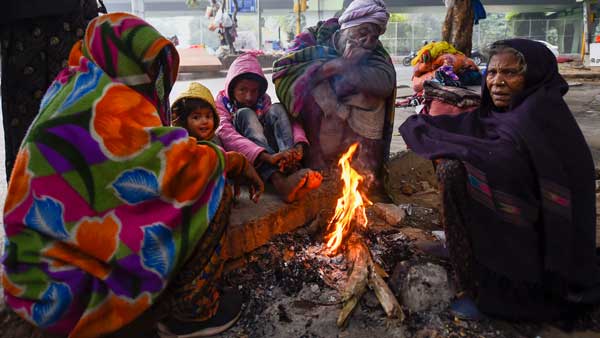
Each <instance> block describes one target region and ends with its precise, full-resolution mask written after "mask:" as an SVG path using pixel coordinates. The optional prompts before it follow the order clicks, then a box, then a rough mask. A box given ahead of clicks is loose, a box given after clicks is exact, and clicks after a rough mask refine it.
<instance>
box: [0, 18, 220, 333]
mask: <svg viewBox="0 0 600 338" xmlns="http://www.w3.org/2000/svg"><path fill="white" fill-rule="evenodd" d="M177 68H178V56H177V53H176V50H175V48H174V47H173V46H172V44H171V43H170V42H169V41H168V40H167V39H165V38H164V37H162V36H161V35H160V34H159V33H158V32H157V31H156V30H155V29H154V28H152V27H151V26H150V25H148V24H147V23H146V22H144V21H143V20H141V19H139V18H137V17H135V16H133V15H130V14H125V13H116V14H109V15H105V16H102V17H99V18H96V19H94V20H93V21H92V22H91V23H90V25H89V27H88V29H87V31H86V35H85V38H84V40H83V41H82V42H80V43H77V44H76V45H75V46H74V48H73V50H72V52H71V55H70V57H69V67H68V68H66V69H65V70H63V71H62V72H61V73H60V74H59V75H58V76H57V78H56V79H55V81H54V82H53V84H52V85H51V86H50V88H49V90H48V91H47V93H46V95H45V97H44V99H43V100H42V106H41V108H40V113H39V114H38V117H37V118H36V120H35V121H34V123H33V125H32V126H31V128H30V130H29V132H28V133H27V135H26V136H25V140H24V142H23V145H22V146H21V149H20V152H19V155H18V160H17V162H16V165H15V169H14V175H13V177H12V178H11V181H10V184H9V191H8V198H7V202H6V205H5V209H4V224H5V230H6V234H7V239H8V244H7V246H6V258H5V260H4V262H3V264H4V268H5V272H6V273H5V274H4V275H3V276H2V285H3V286H4V292H5V296H6V303H7V304H8V305H9V306H11V307H12V308H13V309H14V310H15V312H17V313H18V314H19V315H21V316H22V317H24V318H25V319H26V320H28V321H29V322H31V323H33V324H35V325H37V326H39V327H41V328H43V329H45V330H47V331H48V332H52V333H55V334H59V335H63V336H68V337H73V338H74V337H77V338H79V337H98V336H101V335H104V334H107V333H111V332H114V331H116V330H118V329H119V328H121V327H122V326H124V325H126V324H127V323H129V322H131V321H132V320H134V319H135V318H136V317H137V316H139V315H140V314H141V313H143V312H144V311H145V310H146V309H148V308H149V307H150V306H151V305H152V304H153V303H154V302H155V301H156V299H157V297H158V296H159V295H160V294H161V293H162V292H163V291H164V290H165V287H166V286H167V284H168V283H169V281H170V280H172V279H173V277H174V275H176V273H177V268H178V267H180V266H181V265H182V264H183V262H184V261H185V259H186V258H187V257H190V255H191V253H192V251H193V250H194V248H195V247H196V246H197V245H199V244H201V242H202V241H205V240H206V239H205V237H206V236H203V235H204V234H205V232H206V230H207V228H208V226H209V224H210V222H211V220H212V218H213V217H214V213H215V210H216V209H217V207H218V205H219V201H220V200H221V198H222V197H221V196H222V194H223V185H224V182H225V178H224V167H225V159H224V155H223V153H222V151H221V149H220V148H218V147H216V146H214V145H211V144H196V142H195V141H192V140H190V139H189V137H188V135H187V134H186V133H185V132H184V131H183V132H182V129H180V128H171V127H168V121H170V115H169V111H168V109H166V108H165V107H168V94H169V92H170V89H171V87H172V84H173V82H174V80H175V78H176V75H177ZM157 69H158V71H157Z"/></svg>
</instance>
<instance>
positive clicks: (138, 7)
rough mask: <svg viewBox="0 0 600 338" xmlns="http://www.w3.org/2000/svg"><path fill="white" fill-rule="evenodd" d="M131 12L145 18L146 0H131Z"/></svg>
mask: <svg viewBox="0 0 600 338" xmlns="http://www.w3.org/2000/svg"><path fill="white" fill-rule="evenodd" d="M131 12H132V13H133V14H134V15H137V16H139V17H140V18H144V14H145V13H144V0H131Z"/></svg>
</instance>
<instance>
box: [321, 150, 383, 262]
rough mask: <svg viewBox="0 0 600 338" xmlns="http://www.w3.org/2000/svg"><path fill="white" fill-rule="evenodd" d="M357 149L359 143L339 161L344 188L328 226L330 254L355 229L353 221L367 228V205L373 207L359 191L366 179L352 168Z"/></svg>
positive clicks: (328, 249)
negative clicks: (351, 162)
mask: <svg viewBox="0 0 600 338" xmlns="http://www.w3.org/2000/svg"><path fill="white" fill-rule="evenodd" d="M357 148H358V143H354V144H353V145H351V146H350V148H348V151H346V153H345V154H344V155H342V157H341V158H340V160H339V161H338V165H339V166H340V168H342V175H341V176H342V181H343V182H344V188H343V190H342V196H341V197H340V198H339V199H338V200H337V205H336V207H335V213H334V215H333V217H332V218H331V220H329V224H328V225H327V229H329V230H330V232H329V234H327V235H326V236H325V239H326V240H327V253H328V254H335V253H336V252H337V250H338V249H339V248H340V246H341V245H342V242H343V241H344V238H345V237H346V236H348V235H349V234H350V233H351V232H352V230H353V229H354V226H353V221H354V222H356V223H358V224H360V225H361V226H363V227H365V228H366V227H367V223H368V220H367V213H366V211H365V204H366V205H371V204H373V203H372V202H371V201H369V199H368V198H367V197H366V196H364V195H363V194H362V193H361V192H360V191H358V186H359V185H360V183H362V182H363V181H364V177H363V176H361V175H360V174H359V173H358V172H356V170H354V168H352V166H350V161H351V159H352V156H353V155H354V153H355V152H356V149H357Z"/></svg>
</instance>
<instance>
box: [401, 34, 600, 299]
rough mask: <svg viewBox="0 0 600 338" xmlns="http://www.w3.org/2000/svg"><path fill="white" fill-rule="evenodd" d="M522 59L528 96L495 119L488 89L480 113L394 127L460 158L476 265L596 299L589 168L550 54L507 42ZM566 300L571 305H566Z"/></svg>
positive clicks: (425, 146)
mask: <svg viewBox="0 0 600 338" xmlns="http://www.w3.org/2000/svg"><path fill="white" fill-rule="evenodd" d="M505 42H506V44H508V45H510V46H511V47H513V48H514V49H516V50H518V51H520V52H521V53H522V54H523V55H524V56H525V61H526V62H527V73H526V75H525V78H526V85H525V88H526V89H525V90H524V92H523V93H521V95H518V97H516V98H515V99H514V100H513V102H512V104H511V107H510V108H509V110H508V111H507V112H502V113H499V112H495V111H494V110H495V107H494V105H493V103H492V100H491V97H490V94H489V91H488V89H487V87H486V84H485V81H484V83H483V85H482V104H481V107H480V109H479V110H477V111H475V112H471V113H463V114H460V115H457V116H435V117H433V116H427V115H418V116H412V117H410V118H409V119H407V120H406V121H405V122H404V123H403V124H402V126H400V133H401V134H402V137H403V138H404V140H405V141H406V144H407V145H408V147H409V148H411V149H412V150H413V151H415V152H416V153H417V154H419V155H421V156H423V157H426V158H429V159H438V158H450V159H458V160H460V161H462V162H463V163H464V164H465V168H466V169H467V177H468V183H467V190H468V192H469V196H470V200H471V201H469V203H468V205H469V209H470V210H468V212H467V217H468V220H467V221H468V223H469V231H470V234H471V242H472V245H473V250H474V255H475V258H476V259H477V261H478V262H479V263H480V264H482V265H483V266H484V267H486V268H487V269H489V270H491V271H493V272H495V273H497V274H499V275H502V276H505V277H507V278H509V279H510V280H513V281H524V282H527V283H533V284H538V285H542V284H543V282H545V281H546V279H545V278H543V276H548V275H551V276H553V277H556V278H557V279H558V280H559V281H560V283H558V285H556V286H553V290H552V291H553V293H554V294H557V295H560V296H562V297H565V298H568V299H569V300H571V301H577V302H595V301H597V300H598V295H599V293H598V289H599V288H598V286H599V285H600V270H599V268H598V266H597V262H596V243H595V238H596V208H595V198H596V195H595V172H594V163H593V160H592V156H591V153H590V150H589V148H588V145H587V144H586V142H585V139H584V137H583V134H582V132H581V130H580V129H579V127H578V125H577V123H576V121H575V119H574V117H573V115H572V113H571V111H570V110H569V107H568V106H567V104H566V103H565V101H564V100H563V95H564V94H566V92H567V90H568V85H567V83H566V82H565V80H564V79H563V78H562V76H560V74H559V73H558V66H557V63H556V58H555V57H554V55H553V54H552V53H551V52H550V51H549V50H548V49H547V48H546V47H545V46H543V45H542V44H540V43H538V42H534V41H530V40H522V39H514V40H507V41H505ZM567 294H568V297H567Z"/></svg>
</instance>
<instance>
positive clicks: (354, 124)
mask: <svg viewBox="0 0 600 338" xmlns="http://www.w3.org/2000/svg"><path fill="white" fill-rule="evenodd" d="M389 16H390V14H389V12H388V11H387V9H386V7H385V3H384V2H383V1H382V0H355V1H353V2H352V3H350V5H349V6H348V7H347V8H346V10H345V11H344V12H343V13H342V15H341V16H340V17H339V19H337V18H332V19H329V20H327V21H324V22H319V23H318V24H317V26H315V27H311V28H308V30H307V31H305V32H303V33H302V34H300V35H298V36H297V37H296V39H295V40H294V42H293V45H292V47H291V48H290V49H289V50H288V54H286V55H285V56H284V57H282V58H281V59H279V60H277V61H276V62H275V64H274V75H273V82H274V83H275V89H276V92H277V96H278V97H279V100H280V101H281V102H282V103H283V104H284V105H285V106H286V108H287V110H288V112H289V113H290V114H291V116H292V118H295V119H298V120H300V121H302V123H303V124H304V129H305V131H306V134H307V137H308V140H309V142H310V149H309V151H308V154H307V156H305V159H306V160H307V162H308V163H306V164H307V165H308V166H309V167H311V168H313V169H323V168H326V167H328V166H331V165H335V163H336V162H337V159H338V157H339V155H341V154H342V153H343V152H345V151H346V149H347V148H348V146H349V145H351V144H352V143H355V142H358V143H359V144H360V148H359V153H358V155H357V158H355V163H358V167H359V170H361V171H362V172H363V173H367V174H369V173H370V174H374V175H375V176H377V174H379V171H380V169H381V165H382V163H383V162H384V161H385V160H386V159H387V157H388V155H389V145H390V140H391V135H392V127H393V121H394V100H395V88H396V72H395V70H394V66H393V64H392V61H391V59H390V57H389V55H388V53H387V52H386V51H385V49H384V48H383V46H382V44H381V42H380V41H379V36H381V34H383V33H384V32H385V29H386V25H387V22H388V19H389Z"/></svg>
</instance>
